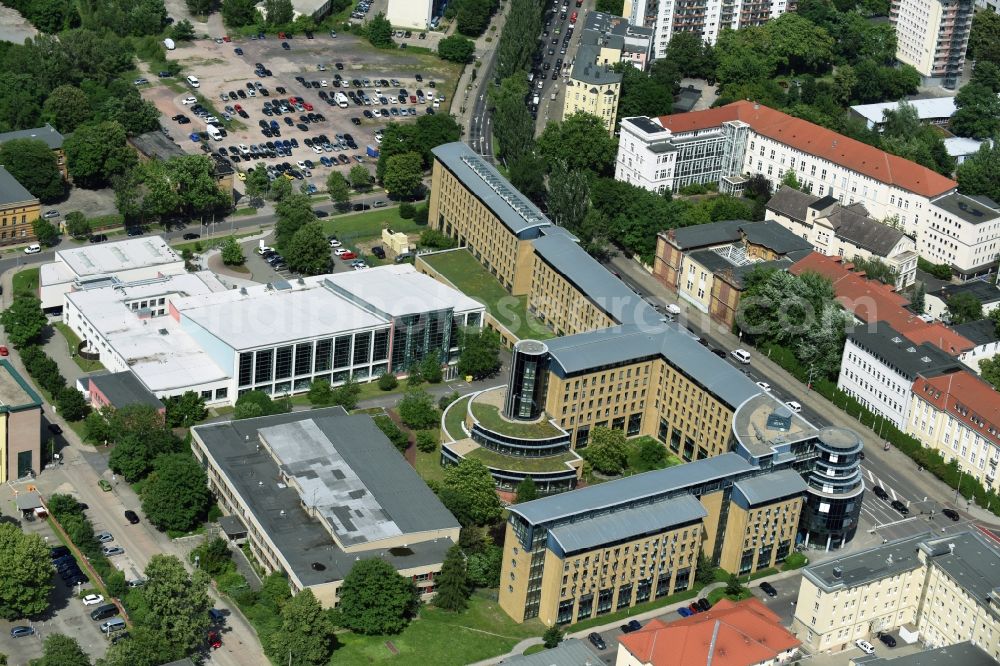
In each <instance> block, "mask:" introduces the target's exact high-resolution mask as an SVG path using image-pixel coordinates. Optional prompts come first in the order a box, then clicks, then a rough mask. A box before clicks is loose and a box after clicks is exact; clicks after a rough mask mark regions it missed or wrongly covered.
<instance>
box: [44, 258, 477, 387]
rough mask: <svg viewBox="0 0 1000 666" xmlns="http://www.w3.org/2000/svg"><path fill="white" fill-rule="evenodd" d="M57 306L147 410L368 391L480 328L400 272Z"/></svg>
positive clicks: (94, 295) (467, 302) (157, 284)
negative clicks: (253, 394) (180, 401)
mask: <svg viewBox="0 0 1000 666" xmlns="http://www.w3.org/2000/svg"><path fill="white" fill-rule="evenodd" d="M64 299H65V301H64V306H63V321H64V322H65V323H66V324H67V325H68V326H69V327H70V328H71V329H73V331H74V332H75V333H76V334H77V335H78V336H79V338H80V339H81V340H82V341H83V342H84V343H85V344H86V346H87V347H88V348H89V349H90V350H91V351H94V352H96V353H98V354H99V357H100V361H101V363H102V364H103V365H104V366H105V367H106V368H108V369H109V370H111V371H112V372H121V371H126V370H129V371H131V372H132V373H134V374H135V375H136V377H138V378H139V380H140V381H141V382H142V383H143V385H144V386H145V387H146V388H147V389H148V390H149V391H151V392H152V393H153V394H154V395H156V396H157V397H158V398H164V397H167V396H172V395H180V394H182V393H184V392H185V391H188V390H191V391H195V392H196V393H199V394H200V395H201V396H202V397H204V398H205V400H206V401H207V402H210V403H217V404H231V403H233V402H235V400H236V399H237V398H238V397H239V396H240V395H241V394H243V393H245V392H247V391H251V390H256V391H264V392H265V393H268V394H269V395H290V394H293V393H299V392H303V391H307V390H308V389H309V385H310V383H312V382H313V381H316V380H326V381H329V382H331V383H334V384H336V383H339V382H342V381H344V380H345V379H347V377H351V378H352V379H353V380H355V381H358V382H366V381H372V380H375V379H377V378H378V377H379V376H380V375H382V374H383V373H385V372H396V373H402V372H405V370H404V369H406V368H409V367H411V366H412V365H413V363H415V362H418V361H420V360H421V359H423V358H425V357H427V356H430V355H434V356H436V357H438V358H439V359H440V360H441V362H442V363H451V362H454V361H456V360H457V355H458V345H459V341H458V338H459V336H458V330H459V329H461V328H464V327H480V326H482V322H483V311H484V308H483V306H482V305H481V304H480V303H478V302H476V301H474V300H472V299H470V298H468V297H466V296H464V295H463V294H462V293H461V292H459V291H457V290H455V289H453V288H451V287H448V286H446V285H443V284H441V283H440V282H437V281H436V280H433V279H431V278H429V277H427V276H425V275H421V274H419V273H417V272H416V271H415V270H414V269H413V267H412V266H409V265H405V264H400V265H395V266H382V267H378V268H373V269H370V270H367V271H364V273H363V274H362V273H357V272H351V273H340V274H337V275H318V276H313V277H307V278H300V279H297V280H290V281H285V280H278V281H275V282H273V283H269V284H262V285H258V286H251V287H241V288H239V289H237V288H230V287H229V285H226V284H223V283H222V282H221V281H220V279H219V278H218V277H217V276H216V275H214V274H213V273H211V272H208V271H201V272H198V273H193V274H184V275H174V276H166V277H161V278H148V279H144V280H138V281H133V282H123V281H121V280H119V279H117V278H114V277H105V278H104V279H103V282H101V281H96V280H95V281H94V282H93V283H92V284H90V285H89V287H88V288H87V289H81V290H78V291H70V292H68V293H66V294H65V295H64Z"/></svg>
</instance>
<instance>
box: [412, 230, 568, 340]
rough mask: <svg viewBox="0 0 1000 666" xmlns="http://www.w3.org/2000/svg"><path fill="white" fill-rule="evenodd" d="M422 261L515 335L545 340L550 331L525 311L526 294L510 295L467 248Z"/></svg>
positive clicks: (526, 309) (550, 335) (427, 257)
mask: <svg viewBox="0 0 1000 666" xmlns="http://www.w3.org/2000/svg"><path fill="white" fill-rule="evenodd" d="M424 260H425V261H426V262H427V263H428V264H429V265H430V266H431V267H432V268H434V269H435V270H437V271H438V272H439V273H441V275H443V276H444V277H445V278H446V279H447V280H448V281H449V282H451V283H452V284H453V285H455V287H456V288H458V290H459V291H461V292H462V293H464V294H466V295H467V296H471V297H472V298H475V299H476V300H478V301H480V302H482V303H483V304H485V305H486V308H487V310H488V311H489V313H490V314H491V315H492V316H493V318H494V319H496V320H497V321H498V322H500V323H501V324H503V325H504V326H506V327H507V328H508V329H510V330H511V332H513V333H514V335H516V336H517V337H518V338H520V339H525V338H530V339H536V340H545V339H547V338H551V337H552V332H551V331H550V330H549V329H547V328H546V327H545V325H544V324H543V323H542V322H540V321H539V320H538V319H537V318H535V317H534V316H532V315H531V314H529V313H528V297H527V296H511V295H510V294H508V293H507V290H506V289H504V288H503V285H502V284H500V282H499V281H498V280H497V279H496V278H495V277H493V276H492V275H490V273H489V271H487V270H486V269H485V268H483V266H482V264H480V263H479V262H478V261H476V258H475V257H473V256H472V255H471V254H470V253H469V252H468V251H467V250H454V251H451V252H441V253H439V254H433V255H430V256H425V257H424Z"/></svg>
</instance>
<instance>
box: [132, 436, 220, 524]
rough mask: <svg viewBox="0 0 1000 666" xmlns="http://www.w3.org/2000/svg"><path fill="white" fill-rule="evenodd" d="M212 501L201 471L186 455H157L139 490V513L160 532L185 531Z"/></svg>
mask: <svg viewBox="0 0 1000 666" xmlns="http://www.w3.org/2000/svg"><path fill="white" fill-rule="evenodd" d="M211 502H212V494H211V492H209V490H208V477H207V475H206V474H205V470H204V468H202V466H201V465H200V464H198V461H197V460H195V459H194V457H193V456H192V455H191V454H190V453H173V454H166V455H161V456H160V457H158V458H157V459H156V460H155V461H154V462H153V471H152V473H151V474H150V475H149V478H148V479H146V483H145V485H143V487H142V511H143V513H145V514H146V517H147V518H149V522H151V523H152V524H153V525H155V526H156V528H157V529H159V530H161V531H164V532H166V531H173V532H187V531H188V530H191V529H194V528H195V527H197V526H198V524H199V523H200V522H201V521H202V520H203V519H204V518H205V513H206V511H207V510H208V507H209V505H210V504H211Z"/></svg>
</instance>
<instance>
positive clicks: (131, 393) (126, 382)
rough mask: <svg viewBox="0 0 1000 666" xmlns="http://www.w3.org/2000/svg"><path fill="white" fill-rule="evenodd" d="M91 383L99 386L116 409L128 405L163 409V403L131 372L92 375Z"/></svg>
mask: <svg viewBox="0 0 1000 666" xmlns="http://www.w3.org/2000/svg"><path fill="white" fill-rule="evenodd" d="M90 383H91V384H94V385H95V386H97V388H98V389H99V390H100V391H101V393H103V394H104V397H106V398H107V399H108V400H110V401H111V404H112V405H114V406H115V408H116V409H120V408H122V407H125V406H126V405H147V406H149V407H152V408H154V409H163V406H164V405H163V402H162V401H160V399H159V398H157V397H156V396H155V395H153V393H152V392H150V390H149V389H148V388H146V387H145V386H144V385H143V383H142V382H141V381H139V378H138V377H136V376H135V375H134V374H133V373H132V371H131V370H125V371H123V372H115V373H111V374H106V375H90Z"/></svg>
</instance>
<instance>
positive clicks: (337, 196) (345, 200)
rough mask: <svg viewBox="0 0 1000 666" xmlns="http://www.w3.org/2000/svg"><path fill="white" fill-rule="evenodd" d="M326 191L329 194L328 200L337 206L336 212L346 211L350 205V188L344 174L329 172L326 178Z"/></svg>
mask: <svg viewBox="0 0 1000 666" xmlns="http://www.w3.org/2000/svg"><path fill="white" fill-rule="evenodd" d="M326 189H327V192H329V194H330V199H331V200H332V201H333V202H334V203H335V204H337V210H341V211H343V210H347V207H348V206H349V205H350V203H351V188H350V186H349V185H348V184H347V179H346V178H344V174H342V173H340V172H339V171H331V172H330V175H329V176H327V177H326Z"/></svg>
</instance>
